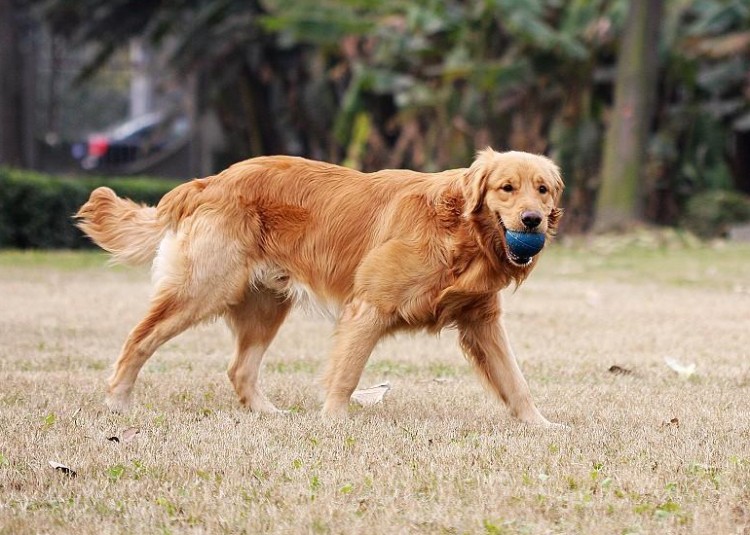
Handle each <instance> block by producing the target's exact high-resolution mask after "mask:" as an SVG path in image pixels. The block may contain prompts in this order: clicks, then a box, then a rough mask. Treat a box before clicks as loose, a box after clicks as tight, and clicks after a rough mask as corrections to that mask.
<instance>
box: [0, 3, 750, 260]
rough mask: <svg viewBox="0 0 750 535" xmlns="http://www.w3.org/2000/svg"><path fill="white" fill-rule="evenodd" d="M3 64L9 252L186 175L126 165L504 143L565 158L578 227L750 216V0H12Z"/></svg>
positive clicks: (402, 160)
mask: <svg viewBox="0 0 750 535" xmlns="http://www.w3.org/2000/svg"><path fill="white" fill-rule="evenodd" d="M0 76H1V77H2V80H1V83H0V166H2V171H0V245H5V246H18V247H36V246H45V245H51V246H66V247H70V246H72V247H75V246H78V245H80V244H81V243H83V242H82V241H81V240H80V239H79V237H69V238H68V237H63V238H60V237H59V236H58V237H57V238H55V239H54V240H51V241H50V240H47V238H39V237H38V236H37V235H35V234H34V233H37V234H38V233H39V232H40V230H39V228H36V227H40V228H42V229H45V228H46V229H48V230H49V229H50V225H52V226H54V223H50V222H46V223H45V222H41V223H40V222H36V223H34V224H33V225H32V223H30V222H29V221H31V220H35V218H44V217H46V216H45V214H46V213H47V212H49V211H50V210H52V211H54V210H60V211H64V210H68V212H67V213H66V214H65V217H69V214H70V213H71V212H73V211H74V210H75V208H76V207H77V203H79V202H82V200H83V199H85V197H86V193H87V191H88V190H90V187H92V186H93V185H95V183H97V184H98V183H105V182H107V181H110V182H112V183H117V184H120V185H121V186H122V187H121V190H122V189H125V190H126V191H125V193H128V192H129V193H130V196H132V197H133V198H138V199H142V200H146V201H150V202H153V201H154V200H158V197H159V195H160V194H161V193H162V192H163V191H164V190H165V189H168V188H169V187H172V186H173V183H172V184H168V183H166V182H165V181H163V180H162V181H160V180H158V179H157V178H153V179H139V180H135V181H127V180H126V179H122V178H114V177H127V176H148V177H172V178H179V179H183V180H184V179H188V178H192V177H196V176H206V175H210V174H212V173H215V172H217V171H218V170H220V169H222V168H224V167H226V166H227V165H229V164H231V163H233V162H235V161H238V160H241V159H245V158H249V157H252V156H258V155H262V154H293V155H300V156H306V157H310V158H315V159H321V160H327V161H333V162H339V163H343V164H344V165H347V166H351V167H355V168H358V169H362V170H365V171H368V170H374V169H380V168H387V167H408V168H413V169H419V170H424V171H437V170H442V169H446V168H451V167H465V166H467V165H469V163H470V162H471V160H472V158H473V154H474V153H475V151H476V150H477V149H479V148H483V147H485V146H487V145H491V146H492V147H493V148H495V149H496V150H509V149H514V150H524V151H531V152H535V153H543V154H546V155H548V156H550V157H552V158H554V159H555V160H556V161H557V162H558V163H559V164H560V165H561V167H562V170H563V173H564V176H565V180H566V183H567V190H566V193H565V195H566V198H565V200H564V206H565V208H566V215H565V218H564V225H563V228H562V232H564V233H566V234H567V233H570V234H573V233H585V232H589V231H610V230H627V229H629V228H632V227H633V226H634V225H638V224H643V223H647V224H657V225H670V226H681V227H686V228H688V229H690V230H692V231H693V232H695V233H697V234H699V235H702V236H725V235H728V234H730V233H733V232H734V233H735V235H736V236H741V235H742V232H744V231H747V229H746V228H745V230H744V231H743V230H742V229H743V227H742V226H741V224H742V222H743V221H748V220H750V201H749V200H748V195H749V194H750V2H748V0H670V1H659V0H632V1H627V0H477V1H472V2H467V1H459V0H416V1H410V2H405V1H403V0H262V1H261V0H210V1H209V0H192V1H186V0H174V1H157V0H153V1H148V2H144V1H138V0H108V1H102V0H38V1H35V2H22V1H13V0H0ZM24 170H27V171H24ZM28 170H31V171H33V173H31V175H33V178H32V179H30V178H28V177H29V176H30V174H29V172H28ZM59 176H62V177H64V178H61V179H58V178H56V177H59ZM94 177H95V178H94ZM118 180H119V182H117V181H118ZM29 181H31V182H34V184H35V185H32V186H29V185H28V182H29ZM40 184H43V185H42V186H40ZM60 184H63V185H60ZM123 184H126V185H123ZM35 188H36V189H35ZM40 188H42V189H44V190H45V193H44V194H43V195H42V194H39V193H38V192H37V191H36V190H38V189H40ZM128 188H129V189H128ZM3 190H4V191H5V193H3ZM84 190H86V191H84ZM61 191H62V193H60V192H61ZM23 192H26V193H23ZM29 192H31V193H29ZM40 195H41V197H39V198H37V197H38V196H40ZM59 195H63V196H64V197H65V199H63V200H59V199H57V197H56V196H59ZM35 196H37V197H35ZM29 199H31V200H29ZM40 199H41V200H40ZM24 203H25V204H26V205H28V204H32V205H33V206H31V207H28V206H27V207H26V208H25V210H27V211H29V210H30V211H31V215H29V214H25V212H24V214H25V215H24V214H22V215H20V216H19V214H18V213H16V212H18V211H19V210H21V208H20V207H21V205H23V204H24ZM45 203H46V204H45ZM3 212H4V213H3ZM19 218H20V220H22V222H23V221H25V223H24V224H25V225H26V226H27V227H28V226H29V225H31V226H32V227H33V226H34V225H35V226H36V227H35V228H32V229H31V230H29V229H28V228H26V229H24V228H21V227H19V225H20V223H19ZM24 218H26V219H24ZM738 229H739V230H738ZM52 231H53V232H54V230H52ZM35 240H36V241H35ZM39 240H41V242H39ZM48 241H49V242H50V243H47V242H48Z"/></svg>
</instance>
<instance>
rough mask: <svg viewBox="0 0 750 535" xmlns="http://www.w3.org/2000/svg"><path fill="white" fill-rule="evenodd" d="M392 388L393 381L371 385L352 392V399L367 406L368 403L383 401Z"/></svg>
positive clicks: (373, 403)
mask: <svg viewBox="0 0 750 535" xmlns="http://www.w3.org/2000/svg"><path fill="white" fill-rule="evenodd" d="M390 389H391V383H390V382H388V381H386V382H385V383H380V384H379V385H375V386H371V387H370V388H363V389H361V390H355V391H354V393H352V398H351V399H352V401H353V402H355V403H358V404H360V405H362V406H363V407H366V406H368V405H375V404H377V403H382V402H383V399H384V398H385V395H386V394H387V393H388V391H389V390H390Z"/></svg>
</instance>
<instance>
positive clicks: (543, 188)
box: [539, 186, 549, 195]
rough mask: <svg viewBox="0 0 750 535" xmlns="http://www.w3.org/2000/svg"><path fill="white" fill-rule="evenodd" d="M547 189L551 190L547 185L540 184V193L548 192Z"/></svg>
mask: <svg viewBox="0 0 750 535" xmlns="http://www.w3.org/2000/svg"><path fill="white" fill-rule="evenodd" d="M547 191H549V190H548V189H547V186H539V193H541V194H542V195H544V194H545V193H547Z"/></svg>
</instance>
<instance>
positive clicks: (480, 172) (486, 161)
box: [462, 147, 495, 214]
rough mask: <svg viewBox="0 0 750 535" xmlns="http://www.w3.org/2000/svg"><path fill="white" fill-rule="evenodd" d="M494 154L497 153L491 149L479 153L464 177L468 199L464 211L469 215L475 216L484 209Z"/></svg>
mask: <svg viewBox="0 0 750 535" xmlns="http://www.w3.org/2000/svg"><path fill="white" fill-rule="evenodd" d="M494 153H495V151H493V150H492V149H491V148H490V147H487V148H486V149H484V150H481V151H479V152H478V153H477V157H476V159H475V160H474V163H472V164H471V167H469V168H468V169H467V170H466V173H464V176H463V177H462V186H463V193H464V198H465V199H466V206H465V208H464V209H465V212H466V213H467V214H473V213H475V212H478V211H479V210H480V208H482V204H483V202H484V194H485V193H487V178H488V177H489V174H490V170H491V166H490V164H491V161H492V156H493V155H494Z"/></svg>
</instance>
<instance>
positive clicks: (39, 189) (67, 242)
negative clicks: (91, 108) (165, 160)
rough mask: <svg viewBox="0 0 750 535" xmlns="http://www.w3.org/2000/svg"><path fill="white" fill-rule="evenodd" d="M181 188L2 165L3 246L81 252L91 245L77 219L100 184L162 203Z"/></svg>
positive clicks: (165, 182)
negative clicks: (65, 175) (56, 174)
mask: <svg viewBox="0 0 750 535" xmlns="http://www.w3.org/2000/svg"><path fill="white" fill-rule="evenodd" d="M177 184H178V182H176V181H172V180H161V179H151V178H138V179H133V178H119V179H117V178H114V179H113V178H97V177H87V178H75V179H60V178H57V177H52V176H49V175H44V174H41V173H33V172H29V171H19V170H14V169H8V168H2V167H0V248H5V247H13V248H23V249H26V248H74V249H77V248H80V247H86V246H89V245H90V244H91V242H90V241H89V240H88V238H86V237H84V236H83V234H82V233H81V232H80V231H79V230H78V229H77V228H76V227H75V226H74V224H73V219H72V217H73V215H74V214H75V213H76V212H77V211H78V208H79V207H80V206H81V205H82V204H83V203H85V202H86V200H87V199H88V197H89V193H90V192H91V191H92V190H94V189H95V188H97V187H98V186H103V185H106V186H109V187H111V188H113V189H115V190H116V191H117V193H118V194H119V195H120V196H123V197H128V198H130V199H133V200H134V201H138V202H144V203H147V204H156V203H157V202H159V199H161V197H162V195H164V194H165V193H166V192H167V191H169V190H170V189H172V188H173V187H175V186H176V185H177Z"/></svg>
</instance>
